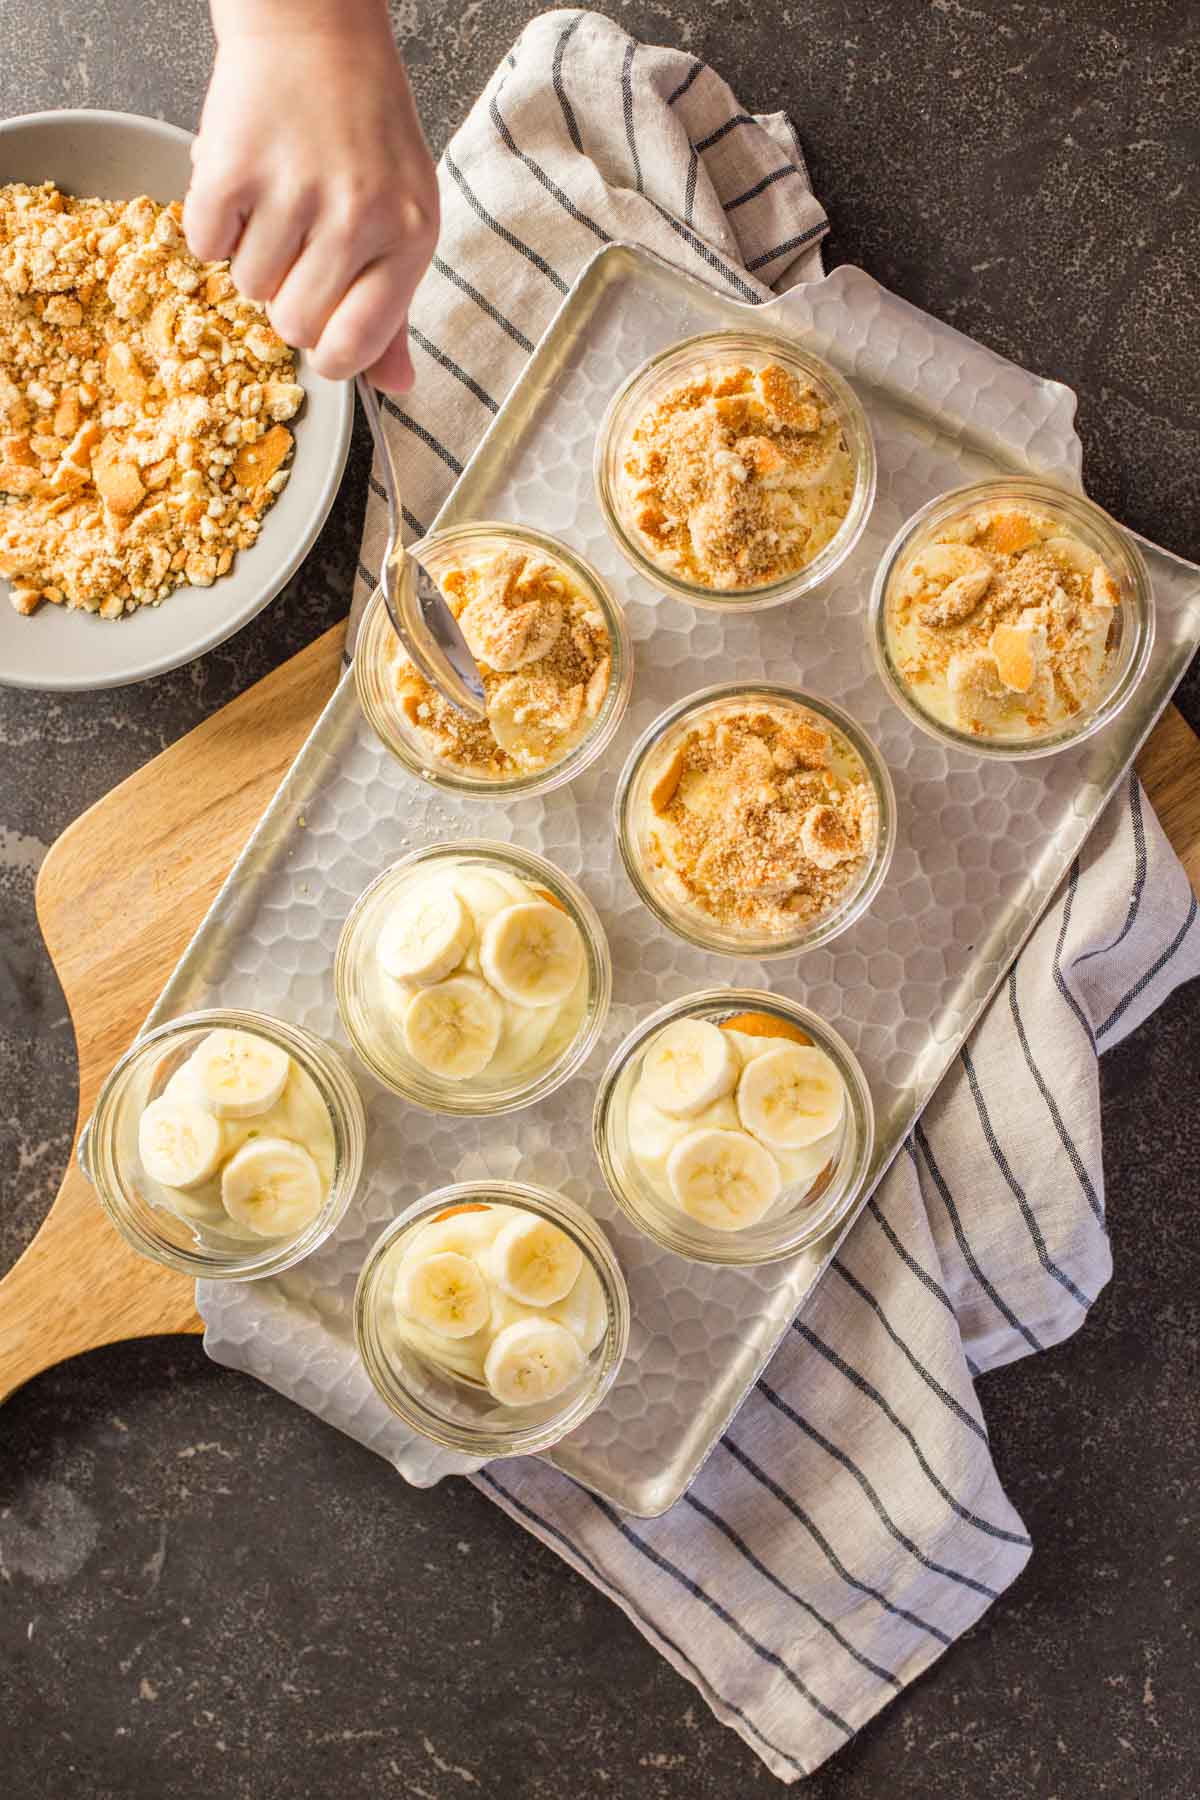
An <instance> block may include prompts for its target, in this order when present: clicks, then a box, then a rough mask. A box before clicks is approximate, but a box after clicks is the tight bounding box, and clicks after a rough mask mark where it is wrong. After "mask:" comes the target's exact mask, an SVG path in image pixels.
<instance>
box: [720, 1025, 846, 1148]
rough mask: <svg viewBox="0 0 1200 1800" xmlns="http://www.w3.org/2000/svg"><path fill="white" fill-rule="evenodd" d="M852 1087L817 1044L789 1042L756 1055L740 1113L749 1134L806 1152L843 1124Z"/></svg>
mask: <svg viewBox="0 0 1200 1800" xmlns="http://www.w3.org/2000/svg"><path fill="white" fill-rule="evenodd" d="M845 1106H846V1084H845V1082H844V1081H843V1080H842V1078H841V1075H840V1074H839V1073H838V1069H837V1065H836V1063H834V1062H833V1061H832V1059H831V1058H830V1057H828V1056H826V1054H825V1052H824V1050H818V1049H817V1047H816V1045H815V1044H808V1045H804V1044H787V1045H785V1046H783V1047H782V1048H780V1049H778V1050H768V1051H766V1052H765V1053H764V1054H763V1055H762V1056H756V1057H754V1058H753V1060H752V1061H751V1062H748V1063H747V1064H746V1067H745V1068H744V1069H743V1070H742V1078H741V1080H740V1081H739V1083H738V1091H737V1107H738V1115H739V1117H740V1118H741V1121H742V1124H743V1125H744V1126H745V1128H746V1130H747V1131H751V1132H753V1133H754V1136H755V1137H756V1138H758V1139H759V1140H760V1141H761V1142H762V1143H764V1144H769V1145H771V1146H772V1147H773V1148H776V1149H779V1150H802V1149H803V1148H804V1146H805V1145H806V1144H813V1143H815V1142H816V1140H817V1139H818V1138H821V1137H827V1136H828V1135H829V1133H830V1132H831V1131H835V1130H836V1129H837V1127H838V1126H839V1125H840V1124H841V1120H842V1113H843V1112H844V1110H845Z"/></svg>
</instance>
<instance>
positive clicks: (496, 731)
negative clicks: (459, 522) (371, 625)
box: [391, 548, 612, 781]
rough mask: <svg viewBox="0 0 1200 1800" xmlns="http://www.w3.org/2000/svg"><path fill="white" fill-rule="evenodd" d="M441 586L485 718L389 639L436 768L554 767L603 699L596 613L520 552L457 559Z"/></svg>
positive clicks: (483, 774)
mask: <svg viewBox="0 0 1200 1800" xmlns="http://www.w3.org/2000/svg"><path fill="white" fill-rule="evenodd" d="M437 581H438V586H439V587H440V588H441V590H442V592H443V594H444V595H445V597H446V601H447V604H448V605H449V607H450V610H451V612H452V613H453V614H454V616H455V618H456V619H457V620H458V623H459V625H460V627H461V629H462V633H463V636H464V638H465V639H466V642H467V647H468V648H469V650H470V651H471V654H472V656H473V657H474V658H475V662H476V665H477V666H478V669H479V673H480V676H481V678H482V681H483V689H484V696H485V700H486V704H487V718H486V719H481V720H479V721H475V720H472V719H468V718H466V717H464V715H463V714H462V713H460V712H459V711H458V710H457V709H456V708H455V707H453V706H451V705H450V703H449V702H448V701H447V700H445V699H443V697H442V695H441V694H439V693H438V691H437V689H436V688H434V687H432V686H431V685H430V683H429V682H427V681H426V680H425V678H424V676H423V675H422V674H421V673H420V671H419V670H418V669H416V668H415V667H414V665H413V663H412V662H411V661H410V659H409V657H408V656H407V655H406V653H405V651H404V650H403V648H402V647H401V645H400V644H399V642H398V641H395V640H394V648H393V649H392V652H391V654H392V658H393V670H392V674H393V679H394V682H395V687H396V692H397V696H398V699H399V704H400V708H401V710H402V712H403V713H404V714H405V716H406V718H407V719H408V721H409V723H410V724H411V725H412V726H413V727H414V728H415V729H416V730H417V731H418V732H419V733H420V734H421V736H422V737H423V738H425V739H426V741H427V743H428V745H429V747H430V749H431V750H432V751H433V753H434V755H435V756H436V757H437V759H438V760H439V761H440V762H442V763H444V764H447V765H449V766H450V767H451V768H454V769H458V770H461V771H463V772H464V773H466V774H470V775H473V776H475V777H476V778H479V779H483V780H488V781H505V780H511V779H512V778H513V777H515V776H519V775H526V774H532V773H534V772H536V771H537V770H539V769H545V768H548V767H550V766H551V764H553V763H557V762H560V761H561V760H562V758H563V757H564V756H566V754H567V753H568V751H569V750H571V749H572V748H573V747H574V746H575V744H577V743H578V742H579V740H580V739H581V738H582V737H583V736H584V734H585V733H586V732H587V731H588V729H589V728H590V727H591V725H592V724H593V723H594V722H595V720H596V719H597V718H598V717H599V715H600V712H601V709H602V708H603V705H604V700H605V696H606V694H607V693H608V686H609V680H610V678H611V672H612V644H611V640H610V638H609V632H608V626H607V624H606V623H605V620H604V616H603V614H602V613H601V612H600V610H599V608H598V607H597V606H596V605H595V603H594V602H593V601H592V600H591V599H590V598H589V596H588V595H587V594H586V593H585V592H584V591H583V590H582V588H580V587H579V586H578V585H577V584H576V583H575V582H574V581H572V580H571V579H570V577H569V576H568V574H567V572H566V570H565V569H563V568H562V567H560V566H559V565H558V564H557V563H554V562H552V561H550V560H549V558H547V557H545V556H541V555H537V554H530V553H529V552H527V551H525V550H522V549H518V548H507V549H503V550H500V551H497V552H494V553H492V554H490V555H487V556H481V557H478V558H475V559H472V560H469V561H463V562H461V563H455V564H453V565H452V566H451V567H450V568H449V569H447V570H445V571H444V572H443V573H441V574H439V575H438V577H437Z"/></svg>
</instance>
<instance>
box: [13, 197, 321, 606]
mask: <svg viewBox="0 0 1200 1800" xmlns="http://www.w3.org/2000/svg"><path fill="white" fill-rule="evenodd" d="M181 212H182V209H181V208H180V206H179V205H178V203H175V204H172V205H170V206H159V205H157V204H156V203H155V202H154V201H153V200H150V199H147V198H146V197H145V196H144V195H143V196H142V197H141V198H140V199H136V200H130V201H127V202H123V201H115V200H97V199H75V198H72V197H71V196H69V195H66V194H63V193H61V192H60V191H59V190H58V188H56V187H55V185H54V184H53V182H45V183H43V184H42V186H40V187H35V188H31V187H27V186H25V185H24V184H22V183H13V184H10V185H8V186H0V576H5V577H7V578H8V580H9V581H10V583H11V598H12V603H13V605H14V606H15V608H16V610H17V611H18V612H19V613H25V614H28V613H32V612H34V611H35V610H36V609H37V607H38V606H39V605H40V604H41V603H42V601H44V600H48V601H53V602H55V603H57V604H59V605H63V606H66V607H68V608H77V609H82V610H83V611H86V612H94V613H99V614H100V615H101V617H102V618H106V619H112V618H119V617H120V616H121V614H123V613H129V612H133V611H134V610H135V609H136V608H137V607H139V606H146V605H153V604H156V603H157V602H158V601H161V600H165V599H166V598H167V596H168V595H169V594H170V593H171V591H172V590H173V589H174V588H176V587H179V586H181V585H182V584H183V583H185V582H187V583H190V584H191V585H192V586H194V587H209V586H211V585H212V583H213V582H214V581H216V580H217V578H218V577H219V576H221V575H224V574H226V573H227V572H228V570H229V569H230V568H231V566H232V564H233V559H234V556H235V554H236V552H237V551H238V550H245V549H247V548H249V546H250V545H251V544H253V543H254V541H255V538H256V537H257V536H258V532H259V529H260V525H261V521H262V515H263V513H264V512H265V511H266V510H267V508H268V507H269V506H270V505H271V504H272V502H273V501H274V499H275V498H276V496H277V495H278V494H279V493H280V492H281V491H282V488H283V486H284V483H285V482H286V481H287V479H288V469H287V467H286V465H287V462H288V459H289V457H290V456H291V453H292V446H293V437H292V433H291V432H290V431H289V430H288V428H287V425H286V423H285V421H286V420H288V419H291V418H292V417H293V415H294V414H295V413H296V411H297V410H298V408H299V406H300V403H301V401H302V400H303V398H304V390H303V389H302V388H301V387H300V386H299V384H298V383H297V381H296V379H295V374H296V369H295V358H294V356H293V353H292V352H291V351H290V350H289V349H288V347H287V345H286V344H285V343H284V342H283V339H282V338H281V337H279V336H278V334H277V333H276V332H275V331H273V330H272V329H271V326H270V325H269V324H268V323H267V318H266V314H265V312H264V310H263V308H262V307H261V306H259V305H258V304H256V303H255V302H253V301H250V300H244V299H242V298H241V296H240V295H239V294H238V293H237V292H236V291H235V289H234V286H233V281H232V279H231V277H230V274H229V265H228V263H200V262H197V261H196V259H195V257H193V256H192V255H191V253H190V251H189V250H188V248H187V245H186V244H185V242H184V239H183V233H182V231H181V229H180V218H181Z"/></svg>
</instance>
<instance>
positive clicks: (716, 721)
mask: <svg viewBox="0 0 1200 1800" xmlns="http://www.w3.org/2000/svg"><path fill="white" fill-rule="evenodd" d="M649 800H650V811H651V815H652V817H651V819H650V821H649V822H648V825H647V827H646V832H645V835H646V839H647V842H648V847H649V850H650V854H651V859H652V861H653V862H654V863H655V864H656V865H657V871H658V873H659V874H660V875H665V876H666V877H667V879H668V885H669V887H671V888H673V889H675V890H677V897H678V898H680V899H682V900H684V901H685V902H686V903H689V904H691V905H693V906H696V907H697V908H699V909H700V910H701V911H702V912H704V913H706V914H708V916H709V917H710V918H712V919H714V920H716V921H717V922H718V923H720V924H721V925H724V926H727V927H732V928H733V929H735V930H742V931H746V932H748V933H751V932H752V933H755V934H759V933H763V934H772V935H776V934H777V935H781V936H782V935H788V934H791V933H794V932H795V931H796V930H797V929H798V928H800V927H802V926H804V925H805V924H806V923H808V922H810V921H813V920H815V919H817V918H819V917H820V916H821V915H822V914H823V913H826V912H829V911H830V910H831V909H832V908H833V907H834V906H836V905H837V904H838V902H839V901H840V900H841V899H842V897H843V896H844V895H845V894H846V893H847V892H848V891H849V889H850V888H851V887H852V886H853V885H854V884H855V883H856V882H857V880H858V878H859V876H860V875H861V873H862V869H863V864H864V860H865V859H866V857H867V856H868V855H869V854H870V851H871V849H872V847H873V846H874V842H875V834H876V830H877V808H876V802H875V795H874V790H873V789H872V786H871V783H870V780H869V779H868V776H867V772H866V770H865V769H864V767H863V765H862V762H861V759H860V758H859V757H858V755H857V754H856V752H855V751H854V750H853V749H852V748H851V747H850V745H849V744H848V743H847V742H846V740H845V739H844V738H842V736H841V734H840V733H835V732H834V731H832V730H831V729H830V728H829V727H827V726H826V725H825V724H824V723H823V722H818V721H817V720H816V719H812V720H806V719H804V718H802V717H799V716H797V715H795V714H792V713H790V712H785V711H783V710H782V709H779V710H776V709H774V708H771V707H769V706H765V705H764V706H760V707H754V708H746V709H744V710H732V709H731V710H729V711H726V712H723V713H720V714H717V715H715V716H711V717H709V718H706V719H702V720H700V721H698V722H697V723H696V724H695V725H693V726H691V727H689V728H687V729H686V730H685V732H684V734H683V737H682V739H681V741H680V742H679V743H677V744H676V745H675V746H674V747H673V748H671V749H669V750H667V751H665V752H664V756H663V761H662V766H661V768H660V769H659V770H658V771H657V773H656V774H655V777H654V780H653V783H652V786H651V789H650V795H649Z"/></svg>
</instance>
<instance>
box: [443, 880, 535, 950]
mask: <svg viewBox="0 0 1200 1800" xmlns="http://www.w3.org/2000/svg"><path fill="white" fill-rule="evenodd" d="M454 891H455V893H456V894H457V895H458V897H459V899H460V900H461V901H462V903H463V905H464V906H465V907H466V909H467V911H468V912H469V913H470V915H471V918H472V920H473V922H474V925H475V933H476V936H477V937H482V936H483V932H484V927H485V926H486V925H487V923H488V920H489V919H494V918H495V916H496V914H497V913H498V912H503V910H504V908H505V907H506V906H512V904H513V903H514V901H519V900H528V898H529V889H528V888H527V887H526V886H525V883H524V882H523V881H519V880H518V879H517V877H516V876H515V875H510V874H509V873H508V871H507V870H506V869H488V870H486V871H485V870H483V869H461V870H458V871H456V873H455V876H454Z"/></svg>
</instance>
